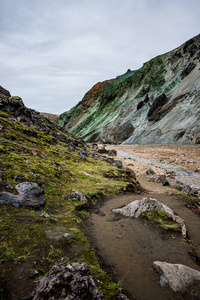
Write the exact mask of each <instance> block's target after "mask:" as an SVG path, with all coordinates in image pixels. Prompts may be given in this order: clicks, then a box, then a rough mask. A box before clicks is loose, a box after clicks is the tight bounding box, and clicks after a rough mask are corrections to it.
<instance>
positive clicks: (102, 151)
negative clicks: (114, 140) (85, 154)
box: [97, 146, 109, 154]
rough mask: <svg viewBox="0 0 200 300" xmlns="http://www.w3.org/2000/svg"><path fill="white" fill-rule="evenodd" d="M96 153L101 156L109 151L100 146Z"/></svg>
mask: <svg viewBox="0 0 200 300" xmlns="http://www.w3.org/2000/svg"><path fill="white" fill-rule="evenodd" d="M97 152H98V153H101V154H103V153H105V154H108V153H109V150H106V148H105V146H102V147H101V148H98V150H97Z"/></svg>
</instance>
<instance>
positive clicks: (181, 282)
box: [153, 261, 200, 292]
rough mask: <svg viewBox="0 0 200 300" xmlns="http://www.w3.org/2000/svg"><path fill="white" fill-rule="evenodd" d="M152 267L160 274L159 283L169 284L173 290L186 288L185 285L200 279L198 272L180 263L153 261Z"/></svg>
mask: <svg viewBox="0 0 200 300" xmlns="http://www.w3.org/2000/svg"><path fill="white" fill-rule="evenodd" d="M153 266H154V268H155V269H156V271H158V272H159V273H160V274H161V277H160V285H161V286H165V285H169V286H170V288H171V289H172V290H173V291H175V292H178V291H181V290H184V289H186V287H187V286H189V285H191V284H193V283H194V282H195V281H198V280H200V272H199V271H197V270H195V269H191V268H189V267H187V266H184V265H180V264H170V263H167V262H161V261H155V262H154V263H153Z"/></svg>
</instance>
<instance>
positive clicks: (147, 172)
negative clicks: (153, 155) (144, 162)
mask: <svg viewBox="0 0 200 300" xmlns="http://www.w3.org/2000/svg"><path fill="white" fill-rule="evenodd" d="M146 174H147V175H154V174H155V172H154V171H153V170H152V169H148V170H147V171H146Z"/></svg>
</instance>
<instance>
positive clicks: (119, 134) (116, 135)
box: [99, 120, 135, 144]
mask: <svg viewBox="0 0 200 300" xmlns="http://www.w3.org/2000/svg"><path fill="white" fill-rule="evenodd" d="M134 130H135V128H134V127H133V125H132V123H131V121H130V120H128V121H126V122H124V123H122V124H118V123H117V124H115V123H113V124H112V123H111V124H110V125H109V126H108V127H107V128H105V130H104V131H103V132H102V133H101V135H100V137H99V140H100V141H101V142H103V143H109V144H121V143H122V142H123V141H125V140H126V139H128V138H129V137H130V136H131V135H132V134H133V132H134Z"/></svg>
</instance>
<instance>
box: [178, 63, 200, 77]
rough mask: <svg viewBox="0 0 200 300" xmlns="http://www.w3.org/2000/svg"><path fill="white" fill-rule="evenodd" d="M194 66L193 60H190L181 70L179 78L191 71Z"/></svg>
mask: <svg viewBox="0 0 200 300" xmlns="http://www.w3.org/2000/svg"><path fill="white" fill-rule="evenodd" d="M195 67H196V64H195V63H194V62H190V63H189V64H188V66H187V67H186V68H185V69H184V70H183V71H182V72H181V75H180V77H181V79H184V78H185V77H186V76H188V75H189V74H190V72H192V70H193V69H194V68H195Z"/></svg>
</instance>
